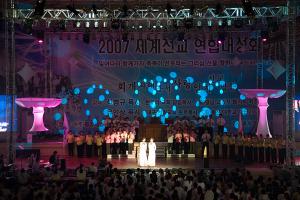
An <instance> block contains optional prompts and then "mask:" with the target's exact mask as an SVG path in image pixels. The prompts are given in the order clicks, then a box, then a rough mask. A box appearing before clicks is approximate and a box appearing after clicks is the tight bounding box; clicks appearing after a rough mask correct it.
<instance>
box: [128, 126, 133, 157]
mask: <svg viewBox="0 0 300 200" xmlns="http://www.w3.org/2000/svg"><path fill="white" fill-rule="evenodd" d="M134 131H135V130H134V129H133V130H131V131H130V132H129V134H128V140H127V141H128V154H132V151H133V148H134V146H133V142H134V139H135V135H134Z"/></svg>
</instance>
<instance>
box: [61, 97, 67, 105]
mask: <svg viewBox="0 0 300 200" xmlns="http://www.w3.org/2000/svg"><path fill="white" fill-rule="evenodd" d="M67 103H68V98H66V97H64V98H62V99H61V104H62V105H66V104H67Z"/></svg>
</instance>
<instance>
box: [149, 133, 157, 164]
mask: <svg viewBox="0 0 300 200" xmlns="http://www.w3.org/2000/svg"><path fill="white" fill-rule="evenodd" d="M148 149H149V155H148V166H150V167H155V157H156V154H155V151H156V144H155V143H154V142H153V138H151V139H150V142H149V143H148Z"/></svg>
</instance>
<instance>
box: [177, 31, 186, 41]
mask: <svg viewBox="0 0 300 200" xmlns="http://www.w3.org/2000/svg"><path fill="white" fill-rule="evenodd" d="M184 37H185V33H184V32H178V33H177V41H184Z"/></svg>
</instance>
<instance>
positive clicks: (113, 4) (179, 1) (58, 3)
mask: <svg viewBox="0 0 300 200" xmlns="http://www.w3.org/2000/svg"><path fill="white" fill-rule="evenodd" d="M17 2H18V3H28V4H33V3H34V2H35V1H34V0H20V1H17ZM72 2H74V5H75V6H76V7H78V8H81V7H82V8H84V7H90V6H91V5H92V4H95V5H96V6H97V7H98V8H104V7H106V8H118V7H121V6H122V5H124V3H126V4H127V5H128V7H129V8H135V7H140V8H143V7H145V8H146V7H148V6H152V7H162V8H164V7H165V6H166V4H167V3H168V2H169V3H170V4H171V6H172V7H173V8H180V7H182V6H185V7H189V6H190V5H192V4H194V5H195V6H196V7H197V8H202V7H204V6H209V7H215V6H216V4H217V3H221V4H222V5H224V6H227V7H229V6H230V7H235V6H236V7H241V4H242V3H241V0H220V1H217V0H171V1H170V0H169V1H166V0H94V1H92V0H73V1H72V0H46V8H65V7H66V6H67V5H69V4H72ZM286 3H287V0H263V1H262V0H252V4H253V6H280V5H286Z"/></svg>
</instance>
